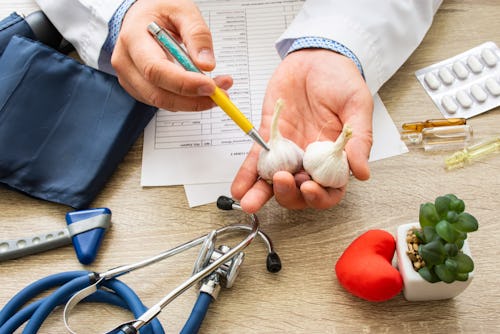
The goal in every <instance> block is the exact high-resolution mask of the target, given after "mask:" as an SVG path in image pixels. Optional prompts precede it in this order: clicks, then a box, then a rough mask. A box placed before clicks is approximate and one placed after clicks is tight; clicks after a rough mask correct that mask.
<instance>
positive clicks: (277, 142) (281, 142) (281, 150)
mask: <svg viewBox="0 0 500 334" xmlns="http://www.w3.org/2000/svg"><path fill="white" fill-rule="evenodd" d="M283 105H284V102H283V100H282V99H278V100H277V101H276V105H275V107H274V115H273V120H272V123H271V138H270V139H269V143H268V145H269V151H266V150H263V151H261V152H260V156H259V161H258V163H257V172H258V173H259V175H260V177H262V178H263V179H264V180H266V181H268V182H269V181H272V180H273V175H274V173H276V172H278V171H287V172H290V173H292V174H293V173H296V172H298V171H299V170H300V169H301V168H302V156H303V155H304V151H303V150H302V149H301V148H300V147H299V146H297V144H295V143H294V142H293V141H291V140H289V139H287V138H284V137H283V136H282V135H281V133H280V131H279V129H278V119H279V116H280V113H281V110H282V109H283Z"/></svg>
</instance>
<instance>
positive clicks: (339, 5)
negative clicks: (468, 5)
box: [36, 0, 442, 94]
mask: <svg viewBox="0 0 500 334" xmlns="http://www.w3.org/2000/svg"><path fill="white" fill-rule="evenodd" d="M36 1H37V3H38V5H39V6H40V8H41V9H42V10H43V11H44V12H45V13H46V15H47V16H48V17H49V18H50V20H51V21H52V22H53V24H54V25H55V26H56V27H57V29H58V30H59V31H60V32H61V33H62V34H63V36H64V37H65V38H66V39H67V40H68V41H69V42H71V43H72V44H73V45H74V46H75V48H76V50H77V51H78V53H79V55H80V57H81V58H82V60H83V61H84V62H85V63H86V64H88V65H89V66H92V67H95V68H97V67H98V60H99V54H100V52H101V47H102V45H103V44H104V41H105V40H106V37H107V34H108V21H109V20H110V18H111V17H112V16H113V14H114V12H115V10H116V9H117V8H118V7H119V5H120V4H121V2H122V0H58V1H54V0H36ZM441 3H442V0H350V1H346V0H306V2H305V4H304V6H303V8H302V9H301V11H300V12H299V14H298V15H297V16H296V18H295V19H294V20H293V22H292V24H291V25H290V26H289V28H288V29H287V30H286V31H285V32H284V33H283V35H282V36H281V37H280V39H279V40H278V41H277V43H276V47H277V50H278V52H279V53H280V55H281V56H284V54H285V52H286V51H287V50H288V48H289V46H290V45H291V43H292V42H293V40H294V39H296V38H298V37H303V36H320V37H325V38H329V39H332V40H335V41H338V42H340V43H342V44H344V45H345V46H347V47H348V48H349V49H350V50H351V51H353V52H354V54H355V55H356V56H357V57H358V59H359V60H360V62H361V65H362V66H363V70H364V73H365V78H366V81H367V84H368V86H369V88H370V91H371V92H372V93H373V94H375V93H376V92H377V91H378V89H379V88H380V87H381V86H382V84H383V83H384V82H385V81H387V80H388V79H389V78H390V77H391V76H392V75H393V74H394V72H396V70H397V69H398V68H399V67H400V66H401V65H402V64H403V63H404V61H405V60H406V59H407V58H408V57H409V56H410V54H411V53H412V52H413V51H414V50H415V48H416V47H417V46H418V44H419V43H420V42H421V40H422V39H423V37H424V36H425V34H426V32H427V30H428V29H429V27H430V25H431V24H432V19H433V17H434V14H435V13H436V11H437V9H438V8H439V6H440V5H441Z"/></svg>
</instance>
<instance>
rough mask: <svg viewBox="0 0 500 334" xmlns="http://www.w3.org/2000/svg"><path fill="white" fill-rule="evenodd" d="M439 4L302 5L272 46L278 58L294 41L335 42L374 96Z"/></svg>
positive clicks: (397, 0) (392, 0) (322, 1)
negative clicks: (346, 50) (350, 56)
mask: <svg viewBox="0 0 500 334" xmlns="http://www.w3.org/2000/svg"><path fill="white" fill-rule="evenodd" d="M441 3H442V0H378V1H374V0H356V1H345V0H306V1H305V3H304V5H303V7H302V9H301V10H300V11H299V13H298V14H297V16H296V17H295V19H294V20H293V21H292V23H291V24H290V26H289V27H288V29H287V30H286V31H285V32H284V33H283V34H282V36H281V37H280V38H279V40H278V41H277V43H276V48H277V50H278V53H279V54H280V56H281V57H284V56H285V55H286V52H287V51H288V49H289V47H290V46H291V44H292V43H293V41H294V40H295V39H297V38H300V37H307V36H315V37H323V38H327V39H331V40H334V41H337V42H339V43H341V44H343V45H345V46H346V47H347V48H349V49H350V50H351V51H352V52H353V53H354V54H355V55H356V57H357V58H358V59H359V61H360V62H361V65H362V67H363V71H364V74H365V79H366V82H367V84H368V87H369V88H370V91H371V92H372V94H375V93H376V92H377V91H378V90H379V88H380V87H381V86H382V85H383V84H384V82H386V81H387V80H388V79H389V78H390V77H391V76H392V75H393V74H394V73H395V72H396V70H397V69H398V68H399V67H400V66H401V65H402V64H403V63H404V62H405V61H406V59H407V58H408V57H409V56H410V55H411V53H412V52H413V51H414V50H415V49H416V48H417V46H418V45H419V44H420V42H421V41H422V39H423V38H424V36H425V34H426V33H427V30H428V29H429V27H430V26H431V24H432V20H433V17H434V14H435V13H436V12H437V10H438V8H439V6H440V5H441Z"/></svg>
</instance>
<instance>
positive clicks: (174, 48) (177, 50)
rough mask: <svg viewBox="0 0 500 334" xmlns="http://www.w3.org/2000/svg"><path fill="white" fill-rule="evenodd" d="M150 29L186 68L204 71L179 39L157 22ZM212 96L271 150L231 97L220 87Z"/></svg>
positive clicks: (252, 136) (246, 131) (257, 140)
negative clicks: (180, 43)
mask: <svg viewBox="0 0 500 334" xmlns="http://www.w3.org/2000/svg"><path fill="white" fill-rule="evenodd" d="M148 31H149V32H150V33H151V34H152V35H153V37H154V38H155V39H156V40H157V41H158V43H160V45H161V46H162V47H163V48H164V49H165V50H166V51H167V52H168V53H169V54H171V55H172V57H174V58H175V59H176V60H177V61H178V62H179V64H181V65H182V67H184V68H185V69H186V70H188V71H191V72H198V73H202V74H203V72H202V71H200V69H199V68H198V67H197V66H196V65H195V64H194V63H193V61H192V60H191V58H190V57H189V55H188V54H187V53H186V51H185V50H184V48H183V47H182V46H180V45H179V43H177V41H176V40H175V39H174V38H173V37H172V36H171V35H170V34H169V33H168V31H166V30H165V29H163V28H161V27H160V26H159V25H158V24H156V23H155V22H152V23H150V24H149V25H148ZM210 98H211V99H212V100H213V101H214V102H215V103H216V104H217V105H218V106H219V107H220V108H221V109H222V110H223V111H224V112H225V113H226V114H227V115H228V116H229V117H231V119H232V120H233V121H234V122H235V123H236V124H237V125H238V126H239V127H240V128H241V129H242V130H243V131H245V133H246V134H247V135H248V136H250V138H252V139H253V140H254V141H255V142H256V143H257V144H259V145H260V146H262V147H263V148H265V149H266V150H268V151H269V146H267V144H266V142H265V141H264V139H262V137H261V136H260V135H259V133H258V132H257V130H256V129H255V127H254V126H253V124H252V123H251V122H250V121H249V120H248V119H247V118H246V117H245V115H244V114H243V113H242V112H241V111H240V110H239V109H238V107H236V105H234V103H233V102H232V101H231V100H230V99H229V97H228V96H227V95H226V94H225V93H224V92H223V91H222V89H220V88H219V87H217V86H216V87H215V91H214V93H213V94H212V95H210Z"/></svg>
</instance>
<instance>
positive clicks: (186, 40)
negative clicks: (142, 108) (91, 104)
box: [111, 0, 233, 111]
mask: <svg viewBox="0 0 500 334" xmlns="http://www.w3.org/2000/svg"><path fill="white" fill-rule="evenodd" d="M153 21H155V22H156V23H157V24H158V25H160V26H162V27H163V28H165V29H166V30H168V31H169V32H170V33H171V34H172V36H174V37H175V38H177V39H178V41H179V42H180V43H182V44H184V45H185V47H186V48H187V51H188V54H189V55H190V57H191V58H192V60H193V61H194V63H195V64H196V65H197V66H198V68H199V69H200V70H202V71H212V70H213V69H214V67H215V58H214V54H213V45H212V36H211V33H210V31H209V29H208V26H207V25H206V23H205V21H204V20H203V17H202V16H201V13H200V11H199V10H198V8H197V7H196V5H195V4H194V3H193V2H192V1H190V0H161V1H160V0H155V1H146V0H139V1H137V2H135V3H134V4H133V5H132V6H131V7H130V8H129V10H128V11H127V13H126V15H125V17H124V19H123V22H122V27H121V30H120V33H119V36H118V39H117V42H116V46H115V48H114V51H113V55H112V58H111V64H112V66H113V68H114V69H115V71H116V74H117V77H118V80H119V82H120V84H121V85H122V87H123V88H124V89H125V90H127V92H128V93H129V94H130V95H132V96H133V97H134V98H136V99H137V100H139V101H141V102H144V103H146V104H149V105H153V106H156V107H159V108H163V109H167V110H171V111H179V110H184V111H198V110H205V109H209V108H211V107H213V106H214V103H213V102H212V100H211V99H210V98H209V96H210V95H211V94H212V93H213V92H214V89H215V86H216V85H218V86H219V87H221V88H222V89H229V88H230V87H231V86H232V83H233V82H232V78H231V77H229V76H220V77H216V78H215V79H211V78H210V77H208V76H206V75H202V74H200V73H194V72H188V71H186V70H185V69H184V68H182V67H181V66H179V65H178V64H175V63H174V62H173V61H172V57H170V56H169V55H167V54H166V52H165V51H164V50H163V49H162V47H160V45H159V44H158V43H157V41H156V40H155V39H154V38H153V37H152V36H151V35H150V33H149V32H148V30H147V27H148V25H149V24H150V23H151V22H153Z"/></svg>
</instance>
